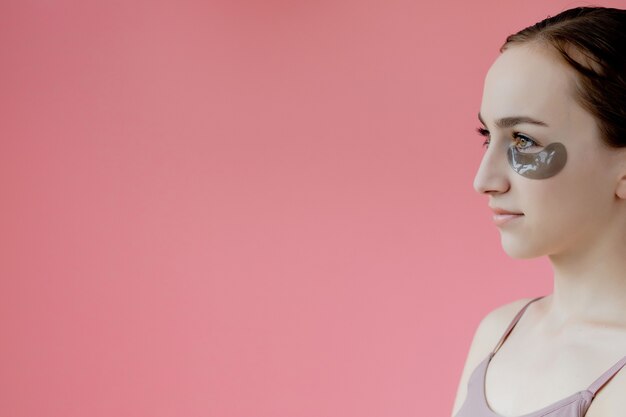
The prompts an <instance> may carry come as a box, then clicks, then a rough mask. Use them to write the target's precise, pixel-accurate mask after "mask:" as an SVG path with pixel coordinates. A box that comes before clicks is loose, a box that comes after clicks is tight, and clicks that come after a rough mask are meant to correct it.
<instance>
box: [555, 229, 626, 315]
mask: <svg viewBox="0 0 626 417" xmlns="http://www.w3.org/2000/svg"><path fill="white" fill-rule="evenodd" d="M622 240H624V239H623V238H621V237H620V238H619V239H606V236H605V239H603V241H601V242H592V244H590V245H589V246H588V247H587V248H586V249H585V250H579V251H577V252H570V253H567V254H563V253H561V254H558V255H551V256H549V258H550V261H551V263H552V267H553V270H554V289H553V294H552V296H551V297H549V298H550V300H549V301H548V302H547V314H548V315H549V316H551V317H552V318H553V319H554V321H555V322H558V323H565V322H575V323H588V324H618V323H620V324H621V325H624V326H626V240H624V241H622ZM616 242H620V244H616Z"/></svg>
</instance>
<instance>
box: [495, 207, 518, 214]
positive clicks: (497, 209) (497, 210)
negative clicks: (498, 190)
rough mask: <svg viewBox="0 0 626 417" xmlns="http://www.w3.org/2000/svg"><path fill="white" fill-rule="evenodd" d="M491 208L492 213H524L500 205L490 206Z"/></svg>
mask: <svg viewBox="0 0 626 417" xmlns="http://www.w3.org/2000/svg"><path fill="white" fill-rule="evenodd" d="M491 210H492V211H493V213H494V214H522V215H523V214H524V213H520V212H519V211H512V210H506V209H503V208H500V207H491Z"/></svg>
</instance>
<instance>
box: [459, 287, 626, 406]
mask: <svg viewBox="0 0 626 417" xmlns="http://www.w3.org/2000/svg"><path fill="white" fill-rule="evenodd" d="M543 297H545V296H542V297H537V298H535V299H533V300H531V301H530V302H528V303H527V304H526V305H525V306H524V308H522V309H521V310H520V311H519V312H518V313H517V315H516V316H515V317H514V318H513V320H512V321H511V324H509V327H508V328H507V329H506V331H505V332H504V334H503V335H502V337H501V338H500V341H499V342H498V344H497V345H496V347H495V348H494V349H493V350H492V351H491V352H490V353H489V355H487V357H486V358H485V359H484V360H483V361H482V362H481V363H479V364H478V366H477V367H476V369H474V371H473V372H472V374H471V375H470V377H469V379H468V383H467V397H466V398H465V402H463V405H461V408H460V409H459V411H458V412H457V414H456V415H455V416H454V417H503V416H501V415H499V414H497V413H496V412H494V411H493V410H491V408H489V405H488V404H487V399H486V395H485V375H486V374H487V367H488V366H489V362H490V361H491V358H492V357H493V355H494V354H495V353H496V351H497V350H498V348H499V347H500V346H501V345H502V343H504V341H505V339H506V338H507V336H508V335H509V333H511V330H513V327H515V324H517V322H518V320H519V319H520V317H521V316H522V314H524V311H525V310H526V308H527V307H528V306H529V305H530V303H532V302H534V301H537V300H539V299H541V298H543ZM624 365H626V356H624V357H623V358H622V359H620V360H619V361H618V362H617V363H616V364H615V365H613V366H612V367H611V368H609V369H608V370H607V371H606V372H604V373H603V374H602V375H600V377H599V378H598V379H596V380H595V381H594V382H593V383H592V384H591V385H590V386H589V388H587V389H586V390H582V391H578V392H575V393H573V394H572V395H570V396H568V397H565V398H562V399H560V400H558V401H556V402H554V403H552V404H550V405H547V406H545V407H543V408H541V409H539V410H536V411H533V412H532V413H528V414H524V415H521V416H515V417H582V416H584V415H585V413H586V412H587V409H588V408H589V406H590V405H591V401H592V400H593V398H594V396H595V395H596V393H597V392H598V390H600V388H602V386H604V384H606V383H607V382H608V381H609V380H610V379H611V378H612V377H613V376H614V375H615V374H616V373H617V371H619V370H620V369H621V368H622V367H623V366H624Z"/></svg>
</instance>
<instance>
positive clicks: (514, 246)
mask: <svg viewBox="0 0 626 417" xmlns="http://www.w3.org/2000/svg"><path fill="white" fill-rule="evenodd" d="M501 243H502V249H503V250H504V252H505V253H506V254H507V255H509V257H511V258H514V259H532V258H539V257H541V256H544V255H546V253H545V252H544V251H542V250H540V248H538V247H537V246H533V245H532V244H529V243H530V242H528V241H526V242H520V241H519V240H515V239H507V238H506V237H505V236H502V238H501Z"/></svg>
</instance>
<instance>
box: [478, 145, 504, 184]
mask: <svg viewBox="0 0 626 417" xmlns="http://www.w3.org/2000/svg"><path fill="white" fill-rule="evenodd" d="M498 145H503V144H502V143H499V142H498ZM510 173H511V168H510V167H509V166H508V162H507V158H506V147H505V146H496V143H495V142H492V144H490V145H489V147H488V148H487V150H486V152H485V154H484V155H483V159H482V161H481V162H480V166H479V167H478V171H477V172H476V176H475V177H474V190H476V192H478V193H481V194H499V193H505V192H507V191H508V190H509V188H510V186H511V184H510V182H509V175H510Z"/></svg>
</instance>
